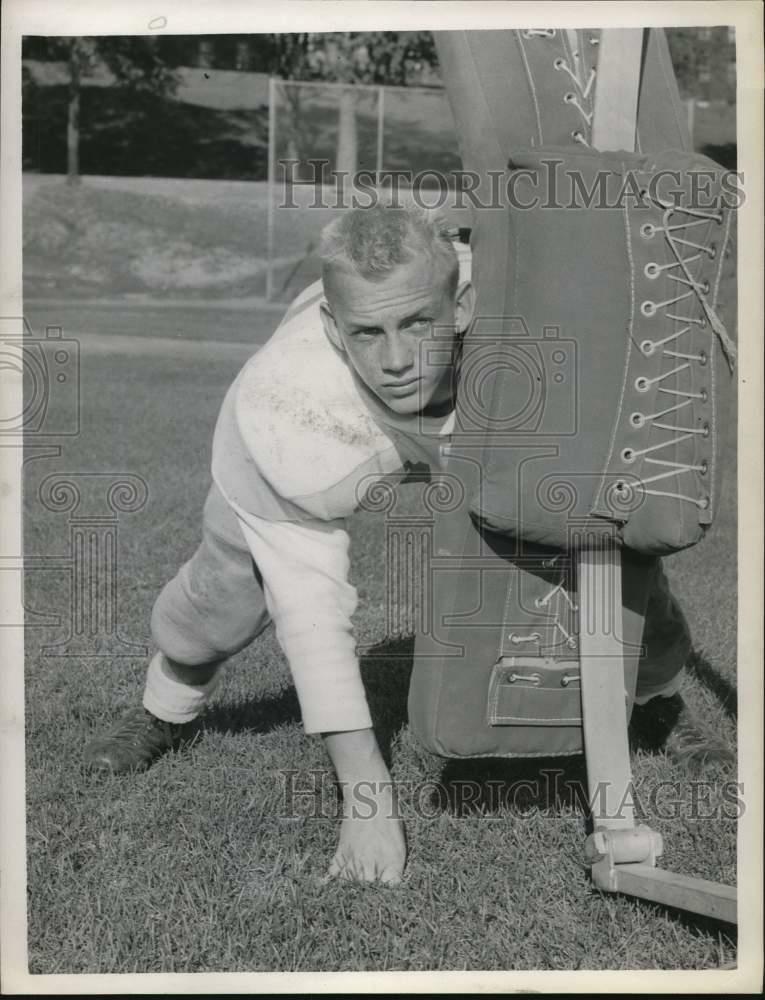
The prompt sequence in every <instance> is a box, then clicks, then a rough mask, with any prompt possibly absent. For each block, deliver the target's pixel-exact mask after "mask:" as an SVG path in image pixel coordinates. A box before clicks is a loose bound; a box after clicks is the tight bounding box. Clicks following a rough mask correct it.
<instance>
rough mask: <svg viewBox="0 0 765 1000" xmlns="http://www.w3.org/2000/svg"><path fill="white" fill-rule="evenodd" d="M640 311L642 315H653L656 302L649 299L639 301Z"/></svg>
mask: <svg viewBox="0 0 765 1000" xmlns="http://www.w3.org/2000/svg"><path fill="white" fill-rule="evenodd" d="M640 311H641V313H642V314H643V315H644V316H649V317H650V316H655V315H656V303H655V302H651V300H650V299H646V301H645V302H641V303H640Z"/></svg>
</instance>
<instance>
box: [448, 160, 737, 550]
mask: <svg viewBox="0 0 765 1000" xmlns="http://www.w3.org/2000/svg"><path fill="white" fill-rule="evenodd" d="M511 162H512V168H513V169H512V170H511V171H510V173H509V175H508V177H509V180H516V181H517V182H518V183H517V184H515V185H513V189H512V190H513V198H514V199H515V204H514V205H511V206H510V207H509V208H508V210H507V213H506V215H505V225H504V226H502V224H501V223H500V221H499V219H498V217H496V216H494V215H493V216H492V218H491V220H490V221H489V222H488V224H486V225H482V226H479V228H478V230H477V232H476V234H475V243H474V264H473V266H474V270H475V272H476V274H477V276H478V281H479V282H480V295H479V310H478V317H477V321H476V323H475V324H474V326H473V329H472V330H471V332H470V334H469V336H468V338H467V339H466V342H465V350H464V356H463V365H462V375H461V383H460V388H459V402H458V417H457V425H456V429H457V433H466V432H469V431H475V432H476V433H479V431H480V428H481V427H483V429H484V444H483V450H482V453H481V468H482V478H481V483H480V487H479V489H478V490H477V491H476V493H475V494H474V496H473V499H472V502H471V510H472V512H473V514H474V515H476V516H477V517H478V518H479V519H480V521H481V522H482V523H483V524H484V525H485V526H486V527H488V528H491V529H492V530H495V531H501V532H503V533H506V534H509V535H512V536H514V537H518V538H523V539H524V540H526V541H532V542H535V543H538V544H541V545H547V546H553V547H564V546H566V545H567V544H568V543H569V528H570V523H571V521H572V519H573V520H575V521H576V522H577V523H580V524H581V523H586V525H587V529H588V531H589V532H590V533H594V534H595V535H599V534H603V535H604V536H606V537H612V536H613V534H614V530H613V529H616V536H617V537H618V540H619V542H620V544H622V545H625V546H628V547H629V548H631V549H634V550H635V551H637V552H641V553H645V554H666V553H670V552H674V551H677V550H679V549H683V548H686V547H687V546H689V545H693V544H695V543H696V542H698V541H699V540H700V539H701V538H702V536H703V534H704V532H705V530H706V529H707V528H708V526H709V525H710V524H711V523H712V520H713V518H714V516H715V514H716V511H717V506H718V498H719V492H720V460H719V459H720V441H719V437H720V426H721V424H724V423H725V420H726V418H727V414H728V410H729V406H730V398H731V394H732V390H733V388H734V382H733V363H734V357H735V347H734V345H733V338H732V333H733V331H734V329H735V320H736V272H735V248H734V227H733V222H734V217H735V212H734V210H733V209H732V205H733V204H734V203H735V201H734V199H735V193H733V194H732V193H731V192H730V191H728V190H727V189H725V188H724V187H723V183H722V182H723V171H722V170H721V169H720V168H719V167H717V165H716V164H715V163H713V162H712V161H711V160H709V159H707V158H706V157H703V156H700V155H697V154H689V153H682V152H671V151H669V152H665V153H662V154H651V155H648V156H641V155H639V154H629V153H621V152H620V153H597V152H595V151H593V150H581V151H574V150H571V149H567V148H564V147H559V148H556V147H551V148H543V149H533V150H532V149H526V150H519V151H517V152H515V153H514V154H513V155H512V161H511ZM553 176H554V177H555V180H554V181H553V180H552V179H551V178H552V177H553ZM553 189H554V191H553ZM582 191H587V192H589V194H591V195H592V196H593V199H592V200H593V202H594V203H593V204H592V205H591V206H586V205H583V204H581V202H582V201H583V200H584V199H583V196H582V195H581V192H582ZM553 200H556V201H557V202H558V204H559V207H550V205H551V203H552V201H553ZM521 206H527V207H521ZM729 331H730V332H729ZM543 442H544V443H545V444H546V445H547V448H546V449H545V447H543V446H542V444H543ZM545 450H546V452H547V453H546V454H545ZM537 455H538V456H539V457H536V456H537Z"/></svg>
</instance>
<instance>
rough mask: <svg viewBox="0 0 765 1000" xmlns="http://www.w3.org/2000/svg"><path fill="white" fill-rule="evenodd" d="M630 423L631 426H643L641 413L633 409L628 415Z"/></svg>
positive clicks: (643, 419)
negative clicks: (633, 411)
mask: <svg viewBox="0 0 765 1000" xmlns="http://www.w3.org/2000/svg"><path fill="white" fill-rule="evenodd" d="M630 423H631V424H632V426H633V427H643V426H644V425H645V417H644V416H643V414H642V413H638V412H637V411H635V413H632V414H631V415H630Z"/></svg>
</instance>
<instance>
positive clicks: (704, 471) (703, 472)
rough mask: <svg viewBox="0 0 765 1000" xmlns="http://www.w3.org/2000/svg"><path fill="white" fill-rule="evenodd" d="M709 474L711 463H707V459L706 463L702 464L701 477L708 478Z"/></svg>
mask: <svg viewBox="0 0 765 1000" xmlns="http://www.w3.org/2000/svg"><path fill="white" fill-rule="evenodd" d="M707 472H709V463H708V462H707V460H706V459H704V461H703V462H702V463H701V475H702V476H706V474H707Z"/></svg>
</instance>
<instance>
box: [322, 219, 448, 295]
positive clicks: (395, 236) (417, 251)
mask: <svg viewBox="0 0 765 1000" xmlns="http://www.w3.org/2000/svg"><path fill="white" fill-rule="evenodd" d="M422 256H425V257H427V258H429V259H430V260H432V261H433V262H434V263H437V264H440V265H441V267H442V269H443V272H444V277H445V280H446V281H447V282H448V283H449V286H450V291H451V292H452V294H453V293H454V292H455V291H456V290H457V284H458V281H459V261H458V258H457V252H456V250H455V249H454V243H453V242H452V239H451V236H450V230H449V226H448V225H447V223H446V221H445V220H444V219H443V218H442V217H439V216H437V215H435V214H433V213H432V212H430V211H428V210H427V209H424V208H422V207H420V206H419V205H415V204H412V205H404V206H401V205H385V204H377V205H372V206H370V207H369V208H353V209H348V210H347V211H345V212H343V213H342V214H341V215H339V216H338V217H337V218H336V219H333V220H332V222H330V223H329V224H328V225H326V226H325V227H324V229H323V230H322V233H321V242H320V244H319V257H320V259H321V262H322V276H323V278H324V282H325V285H326V284H327V279H328V278H330V277H331V275H332V273H334V272H337V271H343V270H344V271H346V272H348V271H351V272H352V273H355V274H358V275H360V276H361V277H362V278H366V279H367V280H368V281H375V280H381V279H383V278H385V277H386V276H387V275H388V274H390V273H391V272H392V271H394V270H396V268H398V267H401V265H402V264H407V263H409V262H410V261H413V260H415V259H416V258H418V257H422Z"/></svg>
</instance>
